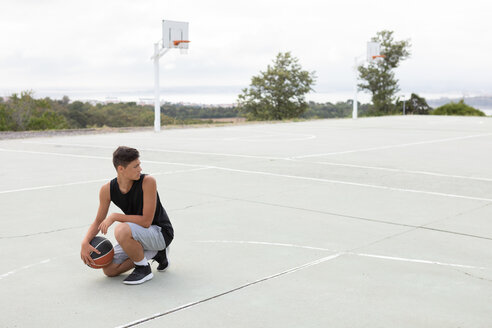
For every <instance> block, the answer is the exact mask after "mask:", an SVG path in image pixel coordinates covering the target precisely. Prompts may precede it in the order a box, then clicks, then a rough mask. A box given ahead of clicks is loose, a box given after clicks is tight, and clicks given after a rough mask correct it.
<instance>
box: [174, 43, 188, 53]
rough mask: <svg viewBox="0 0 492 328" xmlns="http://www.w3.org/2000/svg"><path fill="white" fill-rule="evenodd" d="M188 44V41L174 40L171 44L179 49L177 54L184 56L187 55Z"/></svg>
mask: <svg viewBox="0 0 492 328" xmlns="http://www.w3.org/2000/svg"><path fill="white" fill-rule="evenodd" d="M188 43H190V41H189V40H174V41H173V44H174V47H175V48H179V53H180V54H182V55H186V54H187V53H188Z"/></svg>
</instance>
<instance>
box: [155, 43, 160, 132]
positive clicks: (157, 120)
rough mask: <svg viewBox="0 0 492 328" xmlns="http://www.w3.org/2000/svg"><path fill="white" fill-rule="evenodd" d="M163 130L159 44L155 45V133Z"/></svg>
mask: <svg viewBox="0 0 492 328" xmlns="http://www.w3.org/2000/svg"><path fill="white" fill-rule="evenodd" d="M160 130H161V102H160V95H159V43H155V44H154V131H155V132H159V131H160Z"/></svg>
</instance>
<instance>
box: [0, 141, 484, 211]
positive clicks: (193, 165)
mask: <svg viewBox="0 0 492 328" xmlns="http://www.w3.org/2000/svg"><path fill="white" fill-rule="evenodd" d="M491 135H492V134H491ZM0 151H7V152H8V151H11V152H20V153H23V152H25V153H33V154H43V155H55V156H68V157H79V158H84V157H85V158H95V159H104V160H108V159H109V158H106V157H98V156H85V155H73V154H63V153H51V152H33V151H23V150H11V149H3V148H0ZM142 163H154V164H169V165H181V166H189V167H198V168H204V169H205V168H207V169H217V170H222V171H229V172H239V173H245V174H257V175H266V176H274V177H281V178H287V179H299V180H307V181H316V182H324V183H332V184H341V185H348V186H356V187H364V188H374V189H381V190H390V191H399V192H409V193H417V194H424V195H433V196H441V197H451V198H459V199H470V200H478V201H485V202H492V199H490V198H481V197H472V196H463V195H455V194H447V193H440V192H433V191H425V190H415V189H405V188H395V187H386V186H380V185H371V184H365V183H357V182H348V181H340V180H331V179H322V178H312V177H304V176H298V175H288V174H279V173H270V172H262V171H251V170H241V169H233V168H228V167H221V166H214V165H199V164H187V163H178V162H162V161H142Z"/></svg>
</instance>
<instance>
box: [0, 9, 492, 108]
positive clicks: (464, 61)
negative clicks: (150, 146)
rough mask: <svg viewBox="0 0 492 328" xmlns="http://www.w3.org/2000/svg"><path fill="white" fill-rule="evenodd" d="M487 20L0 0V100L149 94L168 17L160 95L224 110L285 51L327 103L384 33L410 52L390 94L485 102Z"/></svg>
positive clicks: (490, 44)
mask: <svg viewBox="0 0 492 328" xmlns="http://www.w3.org/2000/svg"><path fill="white" fill-rule="evenodd" d="M491 12H492V5H491V4H490V2H489V1H477V0H467V1H450V0H448V1H440V0H439V1H432V0H427V1H398V0H391V1H387V0H384V1H378V0H375V1H367V0H366V1H360V0H349V1H336V2H335V1H326V0H325V1H321V0H320V1H315V0H302V1H290V0H282V1H276V0H248V1H231V0H213V1H210V0H208V1H206V0H202V1H191V0H179V1H178V0H175V1H169V0H165V1H164V0H160V1H154V0H145V1H136V0H133V1H130V0H104V1H101V0H98V1H93V0H86V1H80V0H78V1H72V0H63V1H62V0H15V1H11V0H2V1H1V5H0V47H1V48H0V49H1V51H0V94H1V93H4V94H5V93H9V92H10V93H11V92H19V91H20V90H26V89H32V90H34V91H35V92H36V93H38V94H42V93H43V92H46V90H64V91H66V92H65V93H67V94H70V92H75V91H77V90H92V91H98V92H101V94H104V93H105V92H107V93H108V94H109V93H110V92H114V91H115V90H122V91H128V92H133V91H134V92H138V90H151V89H152V87H153V66H152V61H151V60H150V56H151V55H152V53H153V43H155V42H157V41H158V39H160V38H161V34H162V28H161V22H162V19H169V20H178V21H188V22H189V23H190V34H189V36H190V40H191V44H190V50H189V54H188V55H186V56H185V55H180V54H179V51H177V50H174V51H171V52H169V53H167V54H166V55H165V56H164V57H162V59H161V70H160V72H161V86H162V87H163V88H164V89H165V90H168V91H167V92H170V93H172V92H178V91H179V92H181V93H188V94H190V93H195V94H207V93H227V94H231V102H232V101H234V99H233V94H234V93H236V92H239V91H240V90H241V88H244V87H246V86H247V85H249V83H250V80H251V77H252V76H253V75H255V74H257V73H258V72H259V71H260V70H265V69H266V66H267V65H268V64H270V63H271V62H272V60H273V59H274V57H275V55H276V54H277V53H278V52H280V51H282V52H284V51H291V52H292V54H293V55H294V56H295V57H297V58H299V60H300V63H301V65H302V66H303V68H305V69H306V70H309V71H316V74H317V76H318V79H317V84H316V86H315V87H314V88H315V90H316V96H315V97H317V98H316V100H323V98H325V99H326V100H331V99H330V98H332V97H334V95H340V94H350V93H351V92H352V90H353V88H354V86H353V85H354V83H353V70H352V69H353V62H354V57H356V56H363V55H365V50H366V42H367V41H369V40H370V38H371V37H372V36H374V35H375V33H376V32H377V31H380V30H383V29H388V30H393V31H395V38H396V39H397V40H401V39H410V40H411V43H412V48H411V53H412V56H411V58H409V59H408V60H406V61H405V62H403V63H402V65H401V67H399V68H398V69H397V70H396V76H397V78H398V79H399V81H400V88H401V93H403V94H409V93H410V92H417V93H420V94H424V95H433V94H436V95H437V94H450V95H453V94H454V95H456V94H458V95H462V94H465V95H492V79H491V76H492V61H491V60H490V56H491V54H492V40H491V38H490V34H491V32H492V19H491V18H490V15H491ZM72 94H73V93H72ZM330 95H331V96H330ZM204 99H206V98H204ZM210 99H211V98H210ZM183 100H186V99H183ZM205 102H206V101H205Z"/></svg>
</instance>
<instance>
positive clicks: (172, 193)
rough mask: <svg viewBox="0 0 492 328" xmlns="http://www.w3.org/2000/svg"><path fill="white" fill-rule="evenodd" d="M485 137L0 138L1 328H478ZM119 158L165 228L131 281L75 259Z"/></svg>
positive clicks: (454, 130)
mask: <svg viewBox="0 0 492 328" xmlns="http://www.w3.org/2000/svg"><path fill="white" fill-rule="evenodd" d="M491 142H492V120H491V119H490V118H464V117H433V116H429V117H424V116H420V117H418V116H415V117H410V116H408V117H381V118H363V119H358V120H349V119H346V120H318V121H308V122H297V123H276V124H271V123H268V124H252V125H238V126H228V127H215V128H190V129H174V130H166V129H164V130H163V131H161V132H160V133H155V132H150V131H143V132H142V131H140V132H127V133H112V134H100V135H84V136H58V137H46V138H29V139H17V140H0V156H1V158H2V160H1V161H0V176H1V181H2V184H1V188H0V205H1V219H0V245H1V247H0V249H1V251H0V252H1V256H2V259H3V261H2V262H1V264H0V290H1V294H2V298H1V301H0V302H1V303H0V304H1V308H2V316H1V317H0V326H2V327H39V326H42V325H47V326H51V327H130V326H141V327H412V328H414V327H490V325H491V323H492V314H491V312H490V304H491V302H492V289H491V283H492V255H491V250H490V249H491V247H492V221H491V218H492V206H491V204H492V173H491V170H490V166H491V163H492V153H491V152H490V144H491ZM118 145H127V146H132V147H136V148H138V149H139V150H140V152H141V160H142V167H143V170H144V171H143V172H144V173H149V174H152V175H154V176H155V177H156V179H157V186H158V191H159V194H160V196H161V200H162V202H163V205H164V207H165V208H166V210H167V212H168V214H169V217H170V218H171V221H172V223H173V225H174V228H175V233H176V236H175V240H174V242H173V244H172V245H171V249H170V251H171V252H170V261H171V264H170V267H169V269H168V270H167V271H166V272H163V273H161V272H157V270H156V266H157V263H154V264H153V265H152V267H153V272H154V279H152V280H150V281H148V282H146V283H144V284H142V285H138V286H127V285H124V284H123V283H122V281H123V279H124V278H125V277H126V275H122V276H119V277H116V278H107V277H105V276H104V275H103V273H102V271H101V270H96V269H91V268H89V267H87V266H85V265H84V264H83V263H82V261H81V260H80V257H79V252H80V242H81V240H82V238H83V236H84V235H85V233H86V231H87V229H88V226H89V224H90V223H91V222H92V220H93V219H94V217H95V214H96V211H97V207H98V191H99V188H100V186H101V185H102V184H103V183H104V182H106V181H108V180H110V179H111V178H113V177H114V175H115V172H114V168H113V167H112V163H111V155H112V152H113V150H114V149H115V148H116V147H117V146H118ZM110 211H117V208H115V207H114V206H112V207H111V209H110ZM113 230H114V225H113V226H112V227H111V229H110V233H109V234H108V236H109V238H110V239H111V240H112V241H113V242H114V236H113V234H112V233H113Z"/></svg>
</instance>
